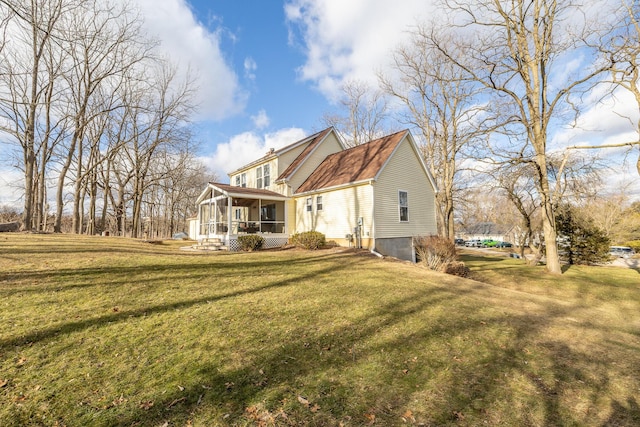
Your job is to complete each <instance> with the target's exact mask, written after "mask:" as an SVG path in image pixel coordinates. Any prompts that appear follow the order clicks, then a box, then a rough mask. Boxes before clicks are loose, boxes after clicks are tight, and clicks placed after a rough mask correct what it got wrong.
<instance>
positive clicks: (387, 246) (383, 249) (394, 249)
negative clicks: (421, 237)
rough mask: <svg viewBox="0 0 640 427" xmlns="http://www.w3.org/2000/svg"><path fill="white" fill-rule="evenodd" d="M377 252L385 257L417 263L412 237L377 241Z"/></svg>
mask: <svg viewBox="0 0 640 427" xmlns="http://www.w3.org/2000/svg"><path fill="white" fill-rule="evenodd" d="M375 251H376V252H378V253H380V254H382V255H385V256H392V257H394V258H398V259H402V260H405V261H411V262H415V253H414V250H413V238H412V237H391V238H387V239H376V245H375Z"/></svg>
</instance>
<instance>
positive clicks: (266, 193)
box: [209, 182, 287, 199]
mask: <svg viewBox="0 0 640 427" xmlns="http://www.w3.org/2000/svg"><path fill="white" fill-rule="evenodd" d="M209 184H211V185H213V186H214V187H217V188H219V189H220V190H222V191H224V192H226V193H230V194H233V195H243V196H254V197H260V196H263V197H276V198H281V199H286V198H287V197H286V196H283V195H282V194H280V193H276V192H275V191H270V190H263V189H260V188H248V187H236V186H233V185H229V184H220V183H219V182H210V183H209Z"/></svg>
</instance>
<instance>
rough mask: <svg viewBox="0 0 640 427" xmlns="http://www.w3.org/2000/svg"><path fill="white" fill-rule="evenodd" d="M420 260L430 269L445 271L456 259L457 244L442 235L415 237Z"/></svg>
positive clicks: (414, 240) (414, 241)
mask: <svg viewBox="0 0 640 427" xmlns="http://www.w3.org/2000/svg"><path fill="white" fill-rule="evenodd" d="M413 244H414V246H415V249H416V256H417V258H418V262H420V263H421V264H422V265H424V266H426V267H427V268H429V269H430V270H435V271H442V272H445V271H446V269H447V266H448V265H449V264H451V263H453V262H454V261H455V260H456V257H457V254H456V245H455V244H454V243H453V241H451V240H449V239H447V238H445V237H440V236H419V237H415V238H414V239H413Z"/></svg>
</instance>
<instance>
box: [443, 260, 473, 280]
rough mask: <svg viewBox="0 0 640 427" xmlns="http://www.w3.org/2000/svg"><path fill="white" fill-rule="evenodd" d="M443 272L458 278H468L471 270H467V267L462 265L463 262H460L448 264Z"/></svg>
mask: <svg viewBox="0 0 640 427" xmlns="http://www.w3.org/2000/svg"><path fill="white" fill-rule="evenodd" d="M444 272H445V273H447V274H453V275H454V276H459V277H469V275H470V274H471V270H469V267H467V266H466V265H464V262H462V261H454V262H450V263H449V264H447V266H446V267H445V269H444Z"/></svg>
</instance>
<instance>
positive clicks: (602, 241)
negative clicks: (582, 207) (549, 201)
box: [556, 205, 610, 265]
mask: <svg viewBox="0 0 640 427" xmlns="http://www.w3.org/2000/svg"><path fill="white" fill-rule="evenodd" d="M556 228H557V230H558V253H559V255H560V260H561V261H564V262H566V263H567V264H570V265H571V264H585V265H591V264H597V263H599V262H604V261H608V260H609V244H610V240H609V238H608V237H607V235H606V234H605V232H604V231H602V230H601V229H599V228H598V227H596V225H595V224H594V223H593V221H591V220H590V219H588V218H586V217H584V216H581V215H579V214H578V212H576V211H575V209H574V208H573V207H572V206H571V205H563V206H560V208H559V209H558V212H557V214H556Z"/></svg>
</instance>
